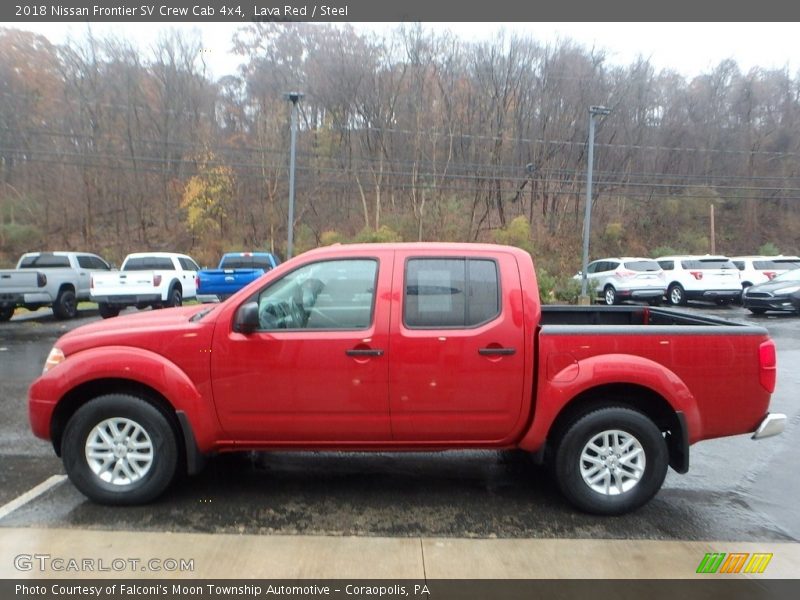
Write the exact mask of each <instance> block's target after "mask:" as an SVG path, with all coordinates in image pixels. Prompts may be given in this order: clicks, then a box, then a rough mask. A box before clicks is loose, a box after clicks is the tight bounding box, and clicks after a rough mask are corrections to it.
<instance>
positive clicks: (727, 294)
mask: <svg viewBox="0 0 800 600" xmlns="http://www.w3.org/2000/svg"><path fill="white" fill-rule="evenodd" d="M741 295H742V289H741V288H737V289H735V290H696V291H693V290H686V297H687V298H689V299H690V300H691V299H694V300H720V299H721V300H735V299H736V298H739V297H740V296H741Z"/></svg>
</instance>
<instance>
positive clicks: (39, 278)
mask: <svg viewBox="0 0 800 600" xmlns="http://www.w3.org/2000/svg"><path fill="white" fill-rule="evenodd" d="M36 285H38V286H39V287H44V286H46V285H47V275H45V274H44V273H36Z"/></svg>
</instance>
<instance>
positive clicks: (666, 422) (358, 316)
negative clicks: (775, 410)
mask: <svg viewBox="0 0 800 600" xmlns="http://www.w3.org/2000/svg"><path fill="white" fill-rule="evenodd" d="M703 367H707V368H703ZM775 377H776V365H775V345H774V343H773V342H772V341H771V340H770V339H769V336H768V334H767V331H766V330H765V329H764V328H762V327H758V326H755V325H748V324H740V323H733V322H729V321H725V320H722V319H715V318H708V317H700V316H696V315H689V314H685V313H682V312H677V311H671V310H668V309H661V308H650V307H647V308H644V307H640V306H604V307H592V306H553V307H542V306H541V304H540V302H539V290H538V289H537V285H536V273H535V271H534V266H533V261H532V260H531V256H530V254H528V253H527V252H525V251H523V250H520V249H518V248H512V247H508V246H495V245H488V244H486V245H484V244H363V245H335V246H328V247H325V248H319V249H316V250H312V251H310V252H307V253H305V254H302V255H300V256H297V257H295V258H293V259H291V260H289V261H287V262H285V263H283V264H282V265H280V266H278V267H276V268H275V269H273V270H272V271H270V272H269V273H267V274H265V275H264V276H263V277H261V278H260V279H258V280H257V281H254V282H253V283H251V284H250V285H249V286H247V287H246V288H244V289H242V290H241V291H239V292H238V293H236V294H235V295H234V296H232V297H231V298H229V299H228V301H226V302H224V303H222V304H214V305H200V306H188V307H183V308H179V309H173V310H169V311H163V312H157V313H152V312H149V313H141V314H138V315H132V316H128V317H126V318H124V319H112V320H110V321H100V322H96V323H92V324H90V325H86V326H84V327H81V328H78V329H75V330H73V331H71V332H69V333H67V334H66V335H64V336H63V337H61V338H60V339H59V340H58V341H57V342H56V344H55V346H54V347H53V349H52V350H51V352H50V355H49V356H48V358H47V362H46V365H45V371H44V373H43V374H42V376H41V377H40V378H39V379H37V380H36V381H35V382H34V383H33V384H32V385H31V387H30V389H29V415H30V419H31V426H32V429H33V432H34V433H35V434H36V435H37V436H38V437H41V438H45V439H49V440H52V442H53V446H54V448H55V451H56V453H58V454H60V455H61V457H62V459H63V462H64V466H65V469H66V472H67V474H68V475H69V477H70V479H71V481H72V482H73V483H74V484H75V486H76V487H77V488H78V489H79V490H80V491H82V492H83V493H84V494H86V495H87V496H88V497H90V498H91V499H93V500H95V501H97V502H101V503H107V504H136V503H143V502H148V501H150V500H153V499H154V498H156V497H157V496H159V495H160V494H161V493H162V492H164V490H165V489H166V488H167V487H168V486H169V485H170V482H171V481H172V480H173V479H174V477H175V476H176V474H177V472H178V470H179V469H187V470H188V472H189V473H194V472H196V471H197V470H199V469H200V468H201V466H202V464H203V457H204V456H206V455H209V454H213V453H217V452H226V451H242V450H268V449H278V448H292V449H293V450H302V449H305V450H313V449H319V448H326V449H330V450H334V449H339V450H349V451H352V450H365V451H367V450H371V451H398V450H409V451H411V450H421V449H425V450H430V449H439V450H444V449H451V448H489V449H509V448H521V449H523V450H526V451H529V452H531V453H533V455H534V457H535V458H536V459H537V460H539V461H542V462H546V463H549V464H550V465H552V468H553V472H554V474H555V478H556V480H557V482H558V485H559V488H560V489H561V491H562V492H563V494H564V495H565V496H566V498H568V499H569V500H570V501H571V502H572V503H573V504H574V505H575V506H577V507H579V508H580V509H582V510H586V511H589V512H593V513H598V514H620V513H624V512H626V511H630V510H633V509H635V508H637V507H639V506H641V505H643V504H644V503H646V502H647V501H648V500H649V499H650V498H652V497H653V495H655V494H656V493H657V491H658V490H659V488H660V487H661V485H662V483H663V481H664V477H665V475H666V471H667V466H668V465H671V466H672V468H673V469H675V470H676V471H677V472H679V473H684V472H686V471H687V469H688V467H689V448H690V445H691V444H694V443H696V442H699V441H701V440H705V439H710V438H718V437H723V436H729V435H737V434H742V433H747V432H755V433H754V436H753V437H754V438H755V439H759V438H763V437H767V436H769V435H774V434H777V433H780V432H781V431H782V430H783V427H784V424H785V421H786V417H785V416H784V415H779V414H770V413H769V412H768V407H769V401H770V395H771V393H772V391H773V390H774V387H775Z"/></svg>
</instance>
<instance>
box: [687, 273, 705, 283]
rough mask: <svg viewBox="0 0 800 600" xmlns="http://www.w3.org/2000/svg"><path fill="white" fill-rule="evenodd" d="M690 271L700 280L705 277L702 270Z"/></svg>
mask: <svg viewBox="0 0 800 600" xmlns="http://www.w3.org/2000/svg"><path fill="white" fill-rule="evenodd" d="M689 273H691V274H692V277H694V278H695V279H697V281H700V280H701V279H702V278H703V272H702V271H689Z"/></svg>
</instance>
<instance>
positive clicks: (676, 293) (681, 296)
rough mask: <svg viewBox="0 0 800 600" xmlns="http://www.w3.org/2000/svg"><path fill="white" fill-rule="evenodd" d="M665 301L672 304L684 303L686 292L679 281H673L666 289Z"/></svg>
mask: <svg viewBox="0 0 800 600" xmlns="http://www.w3.org/2000/svg"><path fill="white" fill-rule="evenodd" d="M667 302H669V303H670V304H672V305H673V306H685V305H686V292H685V291H684V289H683V286H682V285H681V284H680V283H673V284H672V285H670V286H669V288H668V289H667Z"/></svg>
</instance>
